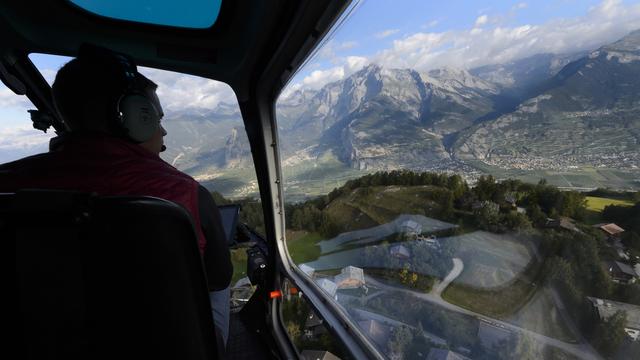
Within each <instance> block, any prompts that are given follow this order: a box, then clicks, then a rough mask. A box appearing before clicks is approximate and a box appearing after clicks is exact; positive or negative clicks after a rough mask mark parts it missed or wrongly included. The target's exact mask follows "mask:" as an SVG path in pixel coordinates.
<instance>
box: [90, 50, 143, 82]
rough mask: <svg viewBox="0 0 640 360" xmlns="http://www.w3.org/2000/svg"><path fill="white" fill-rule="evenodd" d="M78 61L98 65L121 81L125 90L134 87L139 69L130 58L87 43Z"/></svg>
mask: <svg viewBox="0 0 640 360" xmlns="http://www.w3.org/2000/svg"><path fill="white" fill-rule="evenodd" d="M78 60H79V61H81V62H84V61H88V62H90V63H93V64H97V65H99V66H101V67H102V68H103V69H102V70H103V71H106V72H108V73H109V74H110V75H113V76H116V78H119V79H121V81H122V84H121V85H122V86H123V87H124V89H123V90H126V89H127V88H128V87H131V86H132V84H133V83H134V81H135V78H136V74H137V73H138V68H137V66H136V64H135V62H134V61H133V58H131V57H130V56H128V55H126V54H122V53H118V52H115V51H111V50H109V49H106V48H103V47H100V46H96V45H92V44H87V43H85V44H82V45H81V46H80V50H79V52H78Z"/></svg>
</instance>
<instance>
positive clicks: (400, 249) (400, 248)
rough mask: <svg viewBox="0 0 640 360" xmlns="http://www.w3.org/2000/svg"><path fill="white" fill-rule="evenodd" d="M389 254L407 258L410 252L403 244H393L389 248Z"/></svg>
mask: <svg viewBox="0 0 640 360" xmlns="http://www.w3.org/2000/svg"><path fill="white" fill-rule="evenodd" d="M389 254H390V255H391V256H393V257H396V258H398V259H408V258H409V257H411V253H409V249H407V248H406V247H405V246H404V245H393V246H392V247H391V248H389Z"/></svg>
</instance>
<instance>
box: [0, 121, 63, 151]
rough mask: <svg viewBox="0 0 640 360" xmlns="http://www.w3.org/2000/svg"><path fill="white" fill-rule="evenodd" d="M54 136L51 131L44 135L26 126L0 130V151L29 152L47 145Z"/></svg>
mask: <svg viewBox="0 0 640 360" xmlns="http://www.w3.org/2000/svg"><path fill="white" fill-rule="evenodd" d="M54 135H55V134H54V133H53V131H49V132H47V133H46V134H45V133H44V132H42V131H40V130H36V129H34V128H33V127H31V126H30V125H26V124H25V125H19V126H14V127H5V128H0V150H14V149H16V150H29V149H31V148H34V147H40V146H42V145H45V144H48V142H49V139H51V138H52V137H53V136H54Z"/></svg>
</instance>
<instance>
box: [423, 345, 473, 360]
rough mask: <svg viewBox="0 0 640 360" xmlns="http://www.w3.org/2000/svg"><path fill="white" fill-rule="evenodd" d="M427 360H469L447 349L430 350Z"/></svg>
mask: <svg viewBox="0 0 640 360" xmlns="http://www.w3.org/2000/svg"><path fill="white" fill-rule="evenodd" d="M427 360H469V358H468V357H466V356H463V355H460V354H458V353H457V352H453V351H451V350H448V349H439V348H431V350H429V355H427Z"/></svg>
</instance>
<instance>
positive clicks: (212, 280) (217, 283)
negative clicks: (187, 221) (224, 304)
mask: <svg viewBox="0 0 640 360" xmlns="http://www.w3.org/2000/svg"><path fill="white" fill-rule="evenodd" d="M198 210H199V211H200V225H201V227H202V232H203V233H204V237H205V239H206V240H207V245H206V248H205V250H204V265H205V269H206V272H207V279H208V281H209V290H210V291H215V290H223V289H225V288H227V287H229V284H230V283H231V277H232V275H233V265H232V264H231V255H230V253H229V245H228V244H227V239H226V237H225V235H224V231H223V228H222V218H221V217H220V211H219V210H218V207H217V206H216V203H215V201H214V200H213V197H212V196H211V193H210V192H209V190H207V189H206V188H205V187H204V186H202V185H200V186H199V187H198Z"/></svg>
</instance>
